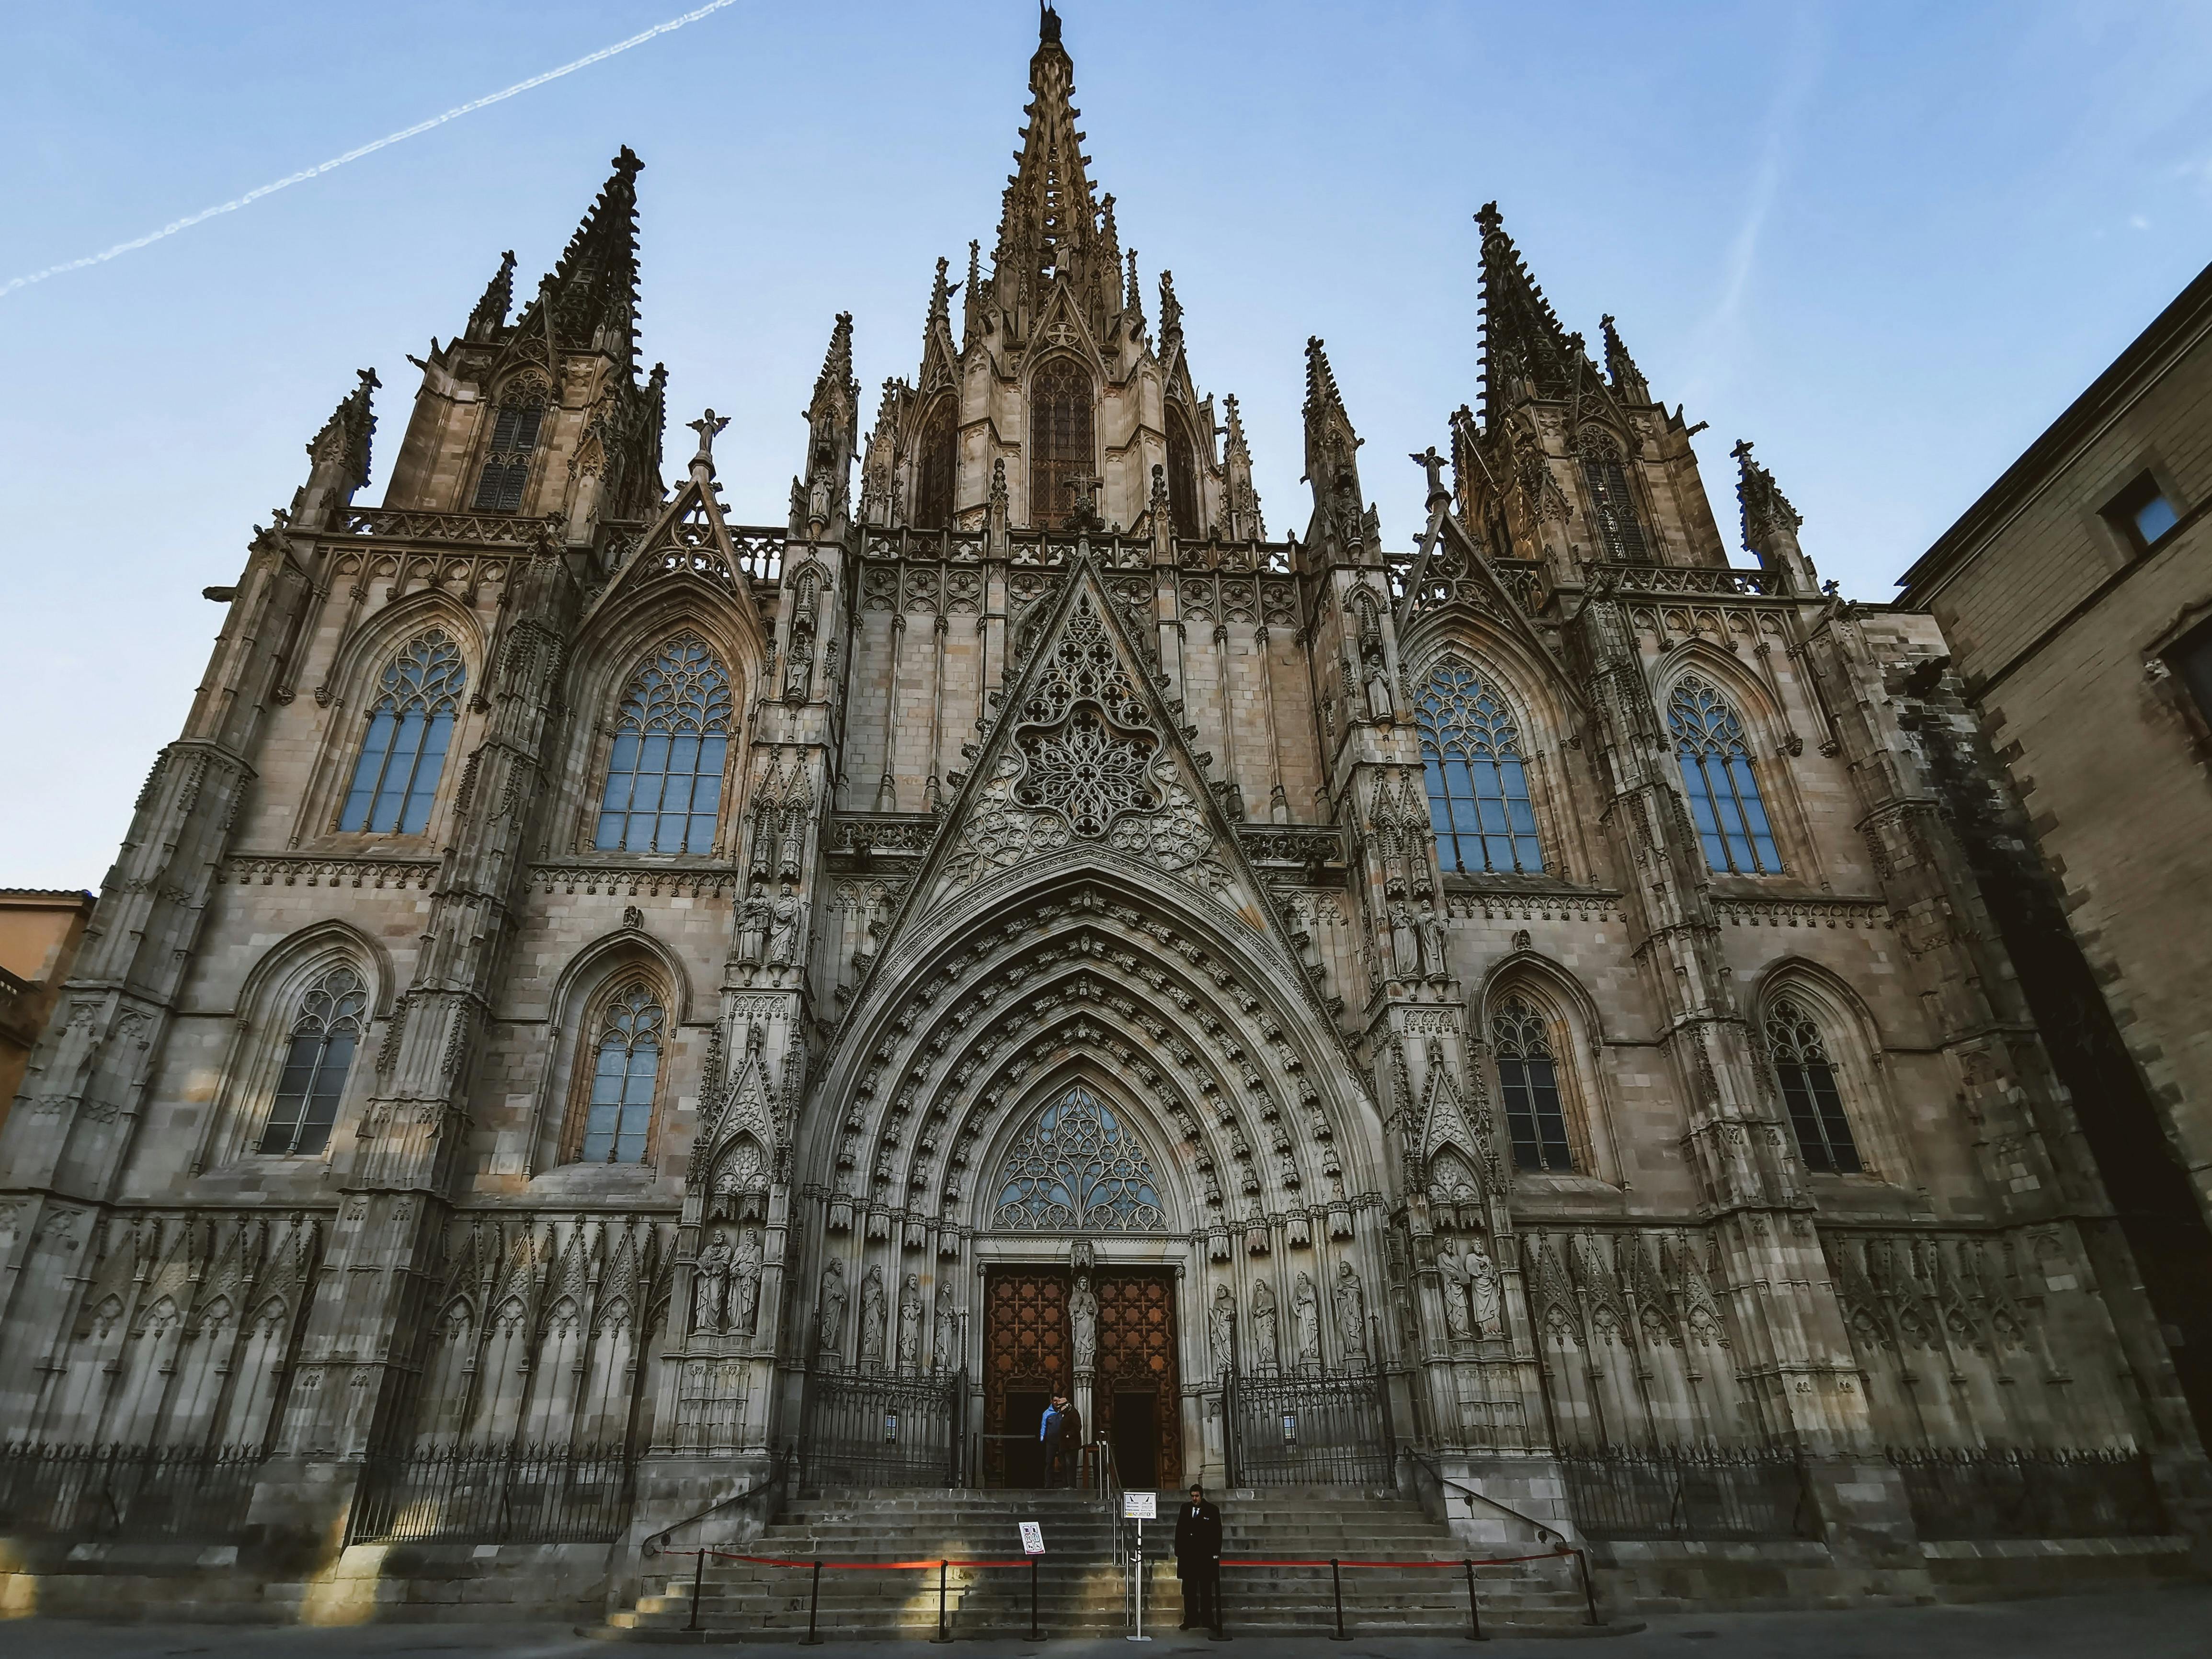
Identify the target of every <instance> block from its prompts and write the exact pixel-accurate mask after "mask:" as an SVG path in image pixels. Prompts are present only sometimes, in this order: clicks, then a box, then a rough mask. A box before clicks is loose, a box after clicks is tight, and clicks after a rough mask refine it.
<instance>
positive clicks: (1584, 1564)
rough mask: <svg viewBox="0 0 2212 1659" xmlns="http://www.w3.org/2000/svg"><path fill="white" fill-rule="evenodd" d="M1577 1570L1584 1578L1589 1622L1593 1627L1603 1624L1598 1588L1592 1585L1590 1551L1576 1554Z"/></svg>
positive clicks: (1581, 1551) (1579, 1551)
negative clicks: (1598, 1611)
mask: <svg viewBox="0 0 2212 1659" xmlns="http://www.w3.org/2000/svg"><path fill="white" fill-rule="evenodd" d="M1575 1568H1576V1570H1577V1571H1579V1572H1580V1573H1581V1574H1582V1576H1583V1606H1584V1607H1588V1608H1589V1621H1590V1623H1592V1624H1593V1625H1595V1624H1598V1623H1601V1622H1602V1621H1601V1620H1599V1618H1598V1616H1597V1587H1596V1586H1595V1584H1593V1583H1590V1570H1589V1551H1587V1550H1577V1551H1576V1552H1575Z"/></svg>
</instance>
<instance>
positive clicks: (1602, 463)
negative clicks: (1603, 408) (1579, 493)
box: [1583, 440, 1651, 564]
mask: <svg viewBox="0 0 2212 1659" xmlns="http://www.w3.org/2000/svg"><path fill="white" fill-rule="evenodd" d="M1583 483H1584V484H1586V485H1587V486H1589V496H1590V510H1591V511H1592V512H1593V513H1595V514H1596V520H1597V534H1598V539H1599V540H1600V541H1601V543H1602V544H1604V548H1605V556H1606V557H1607V558H1608V559H1611V560H1613V561H1615V562H1621V563H1638V564H1640V563H1642V562H1644V561H1645V560H1647V559H1649V558H1650V556H1651V555H1650V550H1649V549H1648V547H1647V545H1646V544H1645V541H1644V521H1643V520H1641V519H1639V518H1638V517H1637V516H1636V498H1635V496H1634V495H1633V494H1632V492H1631V490H1630V488H1629V483H1628V471H1627V469H1626V467H1624V466H1623V465H1621V461H1620V451H1619V450H1617V449H1615V448H1614V447H1613V444H1612V442H1611V441H1609V440H1607V441H1600V442H1598V443H1597V444H1595V445H1594V446H1592V447H1590V448H1589V449H1587V450H1586V451H1585V452H1584V453H1583Z"/></svg>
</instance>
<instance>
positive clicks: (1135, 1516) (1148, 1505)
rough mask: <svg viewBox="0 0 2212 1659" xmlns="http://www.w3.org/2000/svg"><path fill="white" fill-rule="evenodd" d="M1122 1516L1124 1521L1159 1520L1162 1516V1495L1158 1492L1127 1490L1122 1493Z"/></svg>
mask: <svg viewBox="0 0 2212 1659" xmlns="http://www.w3.org/2000/svg"><path fill="white" fill-rule="evenodd" d="M1121 1518H1122V1519H1123V1520H1124V1521H1157V1520H1158V1519H1159V1518H1160V1495H1159V1493H1158V1492H1123V1493H1122V1494H1121Z"/></svg>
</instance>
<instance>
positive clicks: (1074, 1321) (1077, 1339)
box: [1067, 1273, 1098, 1375]
mask: <svg viewBox="0 0 2212 1659" xmlns="http://www.w3.org/2000/svg"><path fill="white" fill-rule="evenodd" d="M1067 1324H1068V1330H1069V1333H1070V1334H1071V1337H1072V1340H1073V1346H1074V1349H1075V1369H1076V1371H1077V1373H1078V1374H1079V1375H1080V1374H1081V1373H1083V1372H1085V1371H1089V1370H1095V1369H1096V1368H1097V1364H1098V1293H1097V1291H1094V1290H1092V1289H1091V1275H1090V1274H1088V1273H1080V1274H1078V1275H1077V1276H1076V1280H1075V1293H1074V1294H1073V1295H1072V1296H1070V1297H1068V1298H1067Z"/></svg>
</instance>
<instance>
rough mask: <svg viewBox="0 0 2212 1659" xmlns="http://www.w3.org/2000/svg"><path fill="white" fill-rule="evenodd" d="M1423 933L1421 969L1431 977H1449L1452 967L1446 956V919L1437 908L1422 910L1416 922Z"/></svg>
mask: <svg viewBox="0 0 2212 1659" xmlns="http://www.w3.org/2000/svg"><path fill="white" fill-rule="evenodd" d="M1415 926H1417V927H1419V929H1420V933H1421V969H1422V971H1423V972H1424V973H1425V974H1427V975H1428V976H1429V977H1430V978H1431V979H1449V978H1450V977H1451V969H1449V967H1448V966H1446V965H1445V964H1446V958H1445V956H1444V919H1443V915H1441V914H1440V913H1439V912H1438V911H1437V910H1436V909H1433V908H1431V909H1427V910H1424V911H1422V912H1421V914H1420V916H1419V920H1418V921H1417V922H1416V923H1415Z"/></svg>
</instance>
